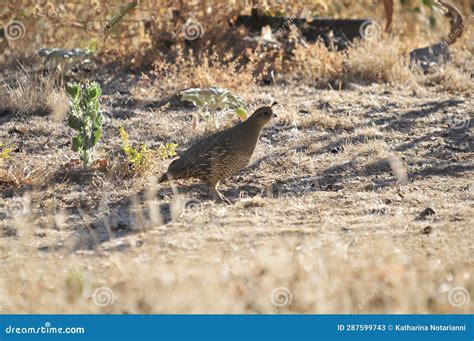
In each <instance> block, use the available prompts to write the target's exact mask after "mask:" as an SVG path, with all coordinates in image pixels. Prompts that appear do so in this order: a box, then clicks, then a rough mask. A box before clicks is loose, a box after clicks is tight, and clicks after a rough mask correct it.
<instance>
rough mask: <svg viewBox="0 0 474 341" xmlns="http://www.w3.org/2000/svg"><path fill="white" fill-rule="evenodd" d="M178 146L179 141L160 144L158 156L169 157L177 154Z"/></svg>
mask: <svg viewBox="0 0 474 341" xmlns="http://www.w3.org/2000/svg"><path fill="white" fill-rule="evenodd" d="M176 147H178V144H177V143H166V144H164V145H163V144H162V145H160V148H159V149H158V156H159V157H161V158H163V159H167V158H170V157H173V156H175V155H176Z"/></svg>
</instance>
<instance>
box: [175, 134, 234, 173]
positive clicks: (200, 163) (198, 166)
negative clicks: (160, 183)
mask: <svg viewBox="0 0 474 341" xmlns="http://www.w3.org/2000/svg"><path fill="white" fill-rule="evenodd" d="M226 135H227V134H226V133H225V132H219V133H216V134H213V135H211V136H208V137H206V138H204V139H202V140H201V141H199V142H197V143H196V144H194V145H193V146H191V147H190V148H189V149H188V150H186V151H185V152H183V153H182V154H181V157H180V158H179V159H177V160H175V161H173V162H172V163H171V164H170V166H169V168H168V172H169V173H171V175H173V177H175V178H176V179H179V178H187V177H191V176H198V177H199V176H204V175H206V174H208V173H209V172H210V170H211V169H212V165H213V164H214V163H216V162H217V163H218V162H219V160H218V159H219V158H220V155H221V154H222V152H223V151H224V150H225V148H226V147H225V146H226V144H227V138H226Z"/></svg>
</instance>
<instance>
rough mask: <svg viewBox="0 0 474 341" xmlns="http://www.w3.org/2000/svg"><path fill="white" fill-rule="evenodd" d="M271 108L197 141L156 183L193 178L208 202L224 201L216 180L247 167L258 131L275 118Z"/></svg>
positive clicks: (255, 143)
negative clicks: (201, 185)
mask: <svg viewBox="0 0 474 341" xmlns="http://www.w3.org/2000/svg"><path fill="white" fill-rule="evenodd" d="M274 104H276V103H274ZM274 104H272V106H273V105H274ZM272 106H269V107H261V108H259V109H257V110H256V111H255V112H254V113H253V114H252V116H250V117H249V118H248V119H247V120H246V121H243V122H240V123H238V124H237V125H235V126H233V127H231V128H228V129H225V130H223V131H220V132H217V133H215V134H213V135H210V136H208V137H205V138H204V139H202V140H200V141H199V142H197V143H196V144H194V145H193V146H191V147H190V148H189V149H188V150H186V151H185V152H184V153H183V154H182V155H181V156H180V158H179V159H176V160H174V161H173V162H171V164H170V165H169V167H168V170H167V172H166V173H165V174H163V175H162V176H161V177H160V178H159V180H158V182H164V181H165V180H166V179H170V180H179V179H188V178H196V179H199V180H201V181H203V182H205V183H207V185H208V186H209V196H210V197H211V198H212V199H214V200H218V201H223V200H226V201H228V200H227V199H225V197H223V196H222V195H221V194H220V193H219V191H218V190H217V186H218V184H219V181H220V180H221V179H224V178H227V177H229V176H231V175H232V174H234V173H236V172H238V171H239V170H241V169H242V168H244V167H246V166H247V165H248V163H249V161H250V158H251V157H252V154H253V151H254V149H255V146H256V145H257V141H258V138H259V136H260V132H261V130H262V128H263V127H264V126H265V124H267V123H268V122H269V121H270V120H271V119H272V118H273V117H276V115H275V114H274V113H273V110H272V108H271V107H272Z"/></svg>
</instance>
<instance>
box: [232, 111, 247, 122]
mask: <svg viewBox="0 0 474 341" xmlns="http://www.w3.org/2000/svg"><path fill="white" fill-rule="evenodd" d="M235 114H236V115H237V116H238V117H239V118H240V120H241V121H245V120H246V119H247V112H246V111H245V110H244V109H243V108H237V109H235Z"/></svg>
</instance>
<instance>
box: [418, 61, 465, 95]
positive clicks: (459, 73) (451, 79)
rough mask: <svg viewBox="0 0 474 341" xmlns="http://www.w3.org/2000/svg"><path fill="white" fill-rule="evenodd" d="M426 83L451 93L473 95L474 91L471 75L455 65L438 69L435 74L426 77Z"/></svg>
mask: <svg viewBox="0 0 474 341" xmlns="http://www.w3.org/2000/svg"><path fill="white" fill-rule="evenodd" d="M424 83H425V84H426V85H439V88H440V90H442V91H447V92H450V93H460V92H471V93H472V92H473V91H474V80H473V79H472V75H471V73H470V72H467V71H464V70H462V69H460V68H458V67H456V66H455V65H453V64H447V65H445V66H442V67H439V68H436V70H434V72H433V73H430V74H428V75H426V76H425V78H424Z"/></svg>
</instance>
